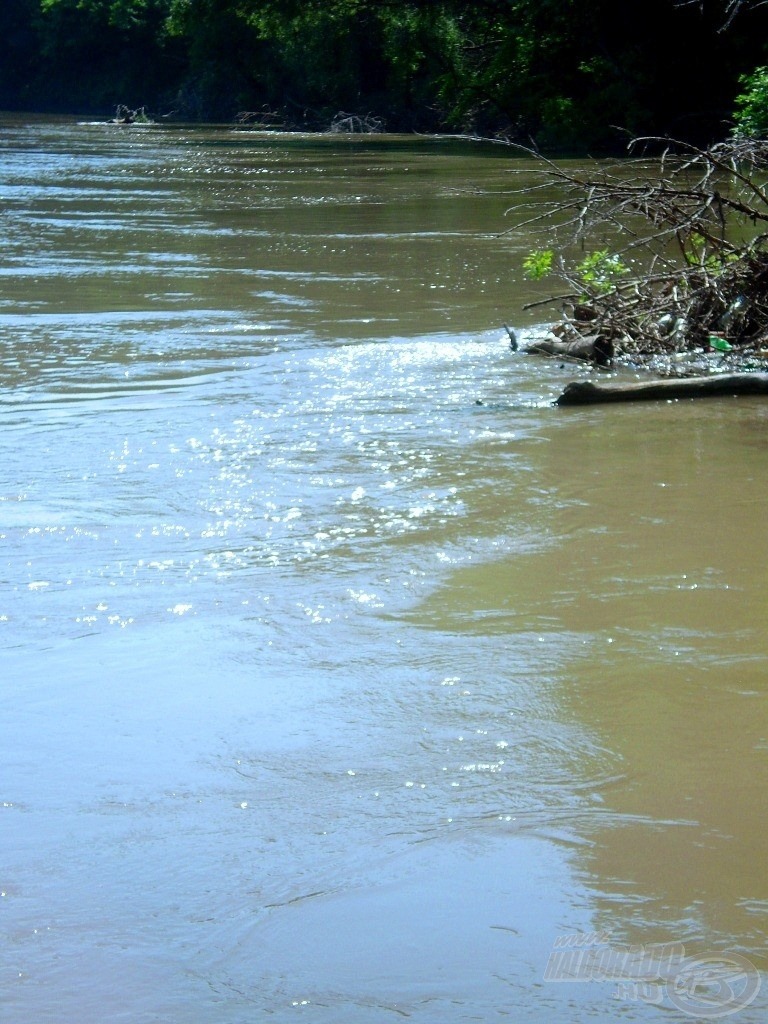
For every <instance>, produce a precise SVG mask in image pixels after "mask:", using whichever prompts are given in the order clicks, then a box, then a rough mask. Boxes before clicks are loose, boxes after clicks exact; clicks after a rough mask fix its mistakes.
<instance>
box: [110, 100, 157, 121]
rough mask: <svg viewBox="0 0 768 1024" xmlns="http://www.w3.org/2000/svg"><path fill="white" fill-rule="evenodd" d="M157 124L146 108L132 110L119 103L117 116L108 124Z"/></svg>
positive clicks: (116, 110)
mask: <svg viewBox="0 0 768 1024" xmlns="http://www.w3.org/2000/svg"><path fill="white" fill-rule="evenodd" d="M154 123H155V122H154V121H153V120H152V118H151V117H150V116H149V114H147V108H146V107H138V108H137V109H136V110H132V109H131V108H130V107H126V105H125V104H124V103H118V105H117V107H116V108H115V116H114V117H113V118H111V119H110V120H109V121H108V122H107V124H154Z"/></svg>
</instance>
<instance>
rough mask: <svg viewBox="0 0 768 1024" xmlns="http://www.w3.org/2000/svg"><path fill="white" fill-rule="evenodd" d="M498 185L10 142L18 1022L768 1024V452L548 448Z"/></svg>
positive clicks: (7, 493)
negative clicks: (513, 333) (515, 337)
mask: <svg viewBox="0 0 768 1024" xmlns="http://www.w3.org/2000/svg"><path fill="white" fill-rule="evenodd" d="M511 163H512V161H511V160H510V159H508V158H507V157H506V155H504V153H503V152H502V151H501V150H499V149H488V148H478V147H472V146H471V145H469V144H459V143H457V142H447V141H443V142H437V141H435V140H427V139H408V140H403V139H386V138H374V139H370V138H367V139H361V138H354V139H347V138H340V139H337V138H328V137H316V138H313V137H298V138H296V137H294V138H291V137H286V136H263V135H258V134H251V133H245V132H233V131H230V130H228V129H225V128H207V129H203V128H194V129H181V128H170V127H168V128H157V129H138V128H137V129H121V128H115V127H109V126H105V125H94V124H81V125H73V124H68V123H65V122H63V121H46V120H43V119H41V120H30V121H24V120H19V119H13V118H5V119H4V120H2V121H0V199H1V201H2V202H1V204H0V217H1V218H2V241H3V258H2V261H0V353H1V354H2V358H1V359H0V427H1V428H2V429H1V431H0V445H2V457H1V458H0V574H1V583H0V630H1V633H0V636H1V637H2V645H3V650H2V676H1V677H0V678H1V680H2V681H1V683H0V824H1V825H2V855H1V858H0V940H1V941H0V1006H2V1008H3V1011H4V1015H3V1019H7V1020H8V1021H13V1022H14V1024H32V1022H35V1024H41V1022H42V1024H49V1022H50V1024H70V1022H71V1024H75V1022H77V1024H90V1022H93V1024H97V1022H98V1024H106V1022H111V1021H114V1022H117V1021H123V1020H125V1021H130V1022H131V1024H145V1022H146V1024H148V1022H166V1021H167V1022H173V1024H240V1022H243V1024H245V1022H254V1021H262V1020H274V1021H276V1022H280V1024H283V1022H290V1021H294V1020H297V1021H298V1020H303V1021H312V1022H313V1024H314V1022H320V1024H325V1022H329V1024H331V1022H333V1024H336V1022H347V1021H348V1022H350V1024H374V1022H379V1021H388V1020H397V1019H403V1018H407V1019H413V1020H416V1021H421V1022H430V1024H432V1022H434V1024H454V1022H460V1021H484V1022H485V1021H491V1020H496V1019H511V1020H514V1021H530V1022H536V1024H549V1022H552V1021H569V1022H583V1021H587V1020H589V1021H595V1020H597V1021H606V1022H607V1021H614V1020H616V1019H627V1020H640V1021H646V1020H649V1021H650V1020H653V1021H657V1020H659V1019H660V1018H661V1019H671V1020H681V1019H682V1020H685V1019H710V1018H711V1017H712V1016H713V1015H715V1014H717V1015H719V1016H718V1019H720V1018H721V1017H725V1019H733V1020H734V1021H748V1022H750V1024H752V1022H758V1021H763V1020H765V1012H766V1007H767V1005H768V1004H767V1002H766V991H765V990H763V991H758V992H756V991H755V989H756V985H757V981H759V978H760V976H759V974H758V973H757V972H758V971H760V972H762V971H764V970H765V967H766V952H765V912H766V908H767V901H768V894H767V893H766V871H765V864H766V828H765V806H766V797H765V794H766V792H767V791H768V785H767V783H768V771H766V758H767V757H768V711H767V710H766V651H767V647H768V643H767V642H766V632H765V611H766V604H767V602H766V597H767V596H768V578H767V573H768V570H767V569H766V566H768V540H767V539H766V531H765V528H764V495H765V489H764V476H765V468H766V459H767V457H768V451H767V450H766V427H767V426H768V409H766V408H765V407H764V403H761V401H760V400H759V399H754V400H753V399H740V400H723V401H719V400H713V401H711V402H705V403H695V402H694V403H671V404H658V405H653V406H644V407H641V406H637V407H634V408H631V407H628V408H626V409H612V408H594V409H588V410H559V409H556V408H553V407H552V406H551V404H550V403H551V400H552V398H553V397H554V396H555V395H556V394H557V392H558V390H559V389H560V387H561V386H562V385H563V383H564V382H565V381H566V380H568V379H571V378H572V377H573V376H574V373H575V372H576V371H574V370H573V369H571V368H560V367H558V366H557V364H555V365H552V364H549V363H541V362H537V361H536V360H535V359H533V358H526V357H524V356H513V355H511V354H510V352H509V350H508V347H507V344H506V340H505V337H504V334H503V330H502V329H501V324H502V323H503V322H504V321H513V322H516V323H517V326H518V327H521V328H522V329H523V331H526V330H530V329H531V327H530V324H529V323H528V324H527V323H526V322H525V320H524V318H523V315H522V314H521V313H520V312H519V308H520V305H521V304H522V301H523V299H524V298H525V297H526V296H527V293H526V286H525V284H524V282H522V280H521V278H520V272H519V266H520V257H521V254H522V253H524V252H526V251H527V249H528V248H530V239H526V238H525V237H524V236H522V235H521V234H519V233H517V234H515V233H510V234H504V233H503V232H504V229H505V227H506V226H507V225H506V223H505V220H504V211H505V209H506V208H507V206H508V205H509V198H508V192H509V190H510V188H512V187H515V186H516V184H517V182H515V183H514V184H513V183H511V182H510V165H511ZM517 166H520V165H519V164H518V165H517ZM505 193H507V195H505ZM516 311H517V312H516ZM590 933H598V939H599V940H600V941H599V942H595V941H593V942H592V946H593V947H594V948H595V949H598V950H603V951H605V950H607V955H608V957H609V959H610V957H611V956H613V957H614V959H615V957H616V956H617V955H618V953H619V952H620V951H621V950H623V949H624V948H625V947H626V944H630V943H631V944H634V945H635V946H637V947H639V948H640V950H641V952H644V953H648V951H649V950H652V948H653V944H657V943H681V944H683V945H684V954H685V958H686V959H685V960H683V956H682V954H680V953H679V952H676V953H674V955H673V957H672V959H671V960H670V965H669V966H670V971H671V973H668V974H667V975H666V976H665V977H663V978H652V979H651V980H650V981H648V980H646V979H644V976H643V975H642V972H639V971H638V969H637V966H635V967H634V968H633V967H632V966H631V965H630V967H626V965H625V968H624V976H623V978H620V979H619V980H618V981H617V980H616V979H614V980H611V979H610V977H609V978H606V977H605V972H603V974H602V975H600V973H599V972H597V974H596V975H594V976H593V977H591V978H590V977H589V971H590V968H589V965H588V962H587V961H583V960H582V961H578V962H576V961H574V960H571V961H569V964H570V968H569V969H570V971H571V978H570V980H569V977H568V975H567V972H565V976H563V972H562V971H561V972H560V975H559V976H558V974H557V971H556V970H555V971H554V975H555V976H554V977H553V968H552V963H554V961H551V956H552V955H553V953H554V952H556V950H557V949H562V948H563V947H562V945H560V946H558V943H560V944H562V943H564V942H565V943H567V942H572V941H576V940H577V937H578V936H579V935H588V934H590ZM582 941H588V940H582ZM587 948H589V947H587ZM648 955H650V954H648ZM734 958H736V959H734ZM738 958H742V959H741V960H739V959H738ZM744 958H745V959H744ZM585 964H586V966H585ZM685 964H688V968H687V970H688V973H687V974H686V972H685V970H684V967H685ZM548 965H550V966H549V968H548ZM739 967H741V968H742V969H743V970H742V975H741V977H740V978H739V977H737V974H738V969H739ZM707 970H709V975H708V976H706V977H705V974H706V971H707ZM696 971H698V974H695V972H696ZM717 971H719V972H720V973H719V975H718V974H717ZM633 972H634V973H633ZM585 973H586V976H585ZM694 974H695V978H694ZM677 975H679V976H680V977H682V981H681V980H680V977H678V981H677V982H675V980H674V979H675V976H677ZM692 979H693V980H692ZM723 979H724V980H723ZM729 986H730V987H729Z"/></svg>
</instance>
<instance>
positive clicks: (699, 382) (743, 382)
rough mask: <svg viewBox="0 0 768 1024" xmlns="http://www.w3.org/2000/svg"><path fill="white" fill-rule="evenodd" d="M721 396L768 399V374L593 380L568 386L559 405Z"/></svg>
mask: <svg viewBox="0 0 768 1024" xmlns="http://www.w3.org/2000/svg"><path fill="white" fill-rule="evenodd" d="M717 395H768V373H728V374H722V375H720V376H715V377H682V378H677V379H674V380H653V381H638V382H636V383H628V384H623V383H620V382H618V381H611V382H606V383H604V384H595V383H594V382H593V381H591V380H577V381H572V382H571V383H570V384H568V385H566V388H565V390H564V391H563V393H562V395H560V397H559V398H558V399H557V401H556V402H555V404H556V405H594V404H597V403H599V402H638V401H667V400H669V399H672V398H709V397H713V396H717Z"/></svg>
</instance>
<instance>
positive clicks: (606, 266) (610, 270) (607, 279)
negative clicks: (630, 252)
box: [576, 249, 630, 293]
mask: <svg viewBox="0 0 768 1024" xmlns="http://www.w3.org/2000/svg"><path fill="white" fill-rule="evenodd" d="M576 271H577V273H578V275H579V277H580V279H581V281H582V282H583V283H584V285H585V286H586V287H588V288H591V289H592V290H593V291H596V292H601V293H605V292H609V291H611V289H612V288H615V287H616V284H617V283H618V280H619V278H621V277H623V276H624V275H625V274H628V273H629V272H630V268H629V267H628V266H627V265H626V263H624V262H623V260H622V259H621V258H620V257H619V256H617V255H616V254H615V253H611V252H609V251H608V249H598V250H597V251H596V252H593V253H590V255H589V256H586V257H585V258H584V259H583V260H582V261H581V263H579V265H578V266H577V267H576Z"/></svg>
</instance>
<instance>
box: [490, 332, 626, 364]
mask: <svg viewBox="0 0 768 1024" xmlns="http://www.w3.org/2000/svg"><path fill="white" fill-rule="evenodd" d="M504 329H505V330H506V332H507V335H508V337H509V346H510V348H511V349H512V351H513V352H517V351H522V352H527V353H529V354H530V355H538V356H555V357H556V358H559V359H581V360H584V361H586V362H588V363H596V364H597V365H598V366H610V364H611V360H612V359H613V344H612V343H611V342H610V341H609V340H608V339H606V338H604V337H602V336H601V335H599V334H580V333H578V332H577V331H569V332H568V333H565V332H564V331H563V332H562V333H561V334H560V336H558V334H557V333H556V332H555V331H554V330H553V331H550V332H549V334H547V335H546V336H545V337H543V338H539V339H538V340H537V341H532V342H531V343H530V344H528V345H524V346H522V347H521V346H520V342H519V339H518V337H517V334H516V332H515V331H513V330H512V329H511V328H510V327H508V326H507V324H504Z"/></svg>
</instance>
